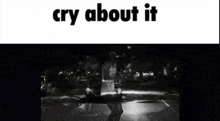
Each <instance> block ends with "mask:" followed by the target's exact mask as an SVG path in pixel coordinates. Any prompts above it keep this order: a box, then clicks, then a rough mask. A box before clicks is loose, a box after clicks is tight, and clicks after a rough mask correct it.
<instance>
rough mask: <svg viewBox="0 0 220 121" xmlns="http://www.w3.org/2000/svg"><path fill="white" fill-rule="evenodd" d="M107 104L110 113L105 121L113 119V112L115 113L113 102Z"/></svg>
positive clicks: (112, 120)
mask: <svg viewBox="0 0 220 121" xmlns="http://www.w3.org/2000/svg"><path fill="white" fill-rule="evenodd" d="M107 106H108V107H109V109H110V110H111V114H110V115H109V117H108V119H107V121H114V119H115V116H114V113H115V109H114V107H115V106H114V104H113V103H107Z"/></svg>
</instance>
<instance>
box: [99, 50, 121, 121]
mask: <svg viewBox="0 0 220 121" xmlns="http://www.w3.org/2000/svg"><path fill="white" fill-rule="evenodd" d="M109 55H110V60H109V61H107V62H105V63H104V65H103V73H104V74H103V76H104V77H103V78H104V80H105V79H106V77H109V76H113V77H114V78H113V81H112V82H111V81H110V82H105V83H107V85H108V84H110V85H112V84H113V86H111V88H109V87H108V86H103V87H102V91H104V92H105V93H108V92H112V91H115V92H116V95H119V96H122V82H123V81H124V73H123V71H124V58H123V57H120V58H116V53H115V52H110V53H109ZM112 68H114V70H115V72H110V71H108V70H110V69H112ZM111 74H112V75H111ZM108 75H109V76H108ZM103 88H106V89H103ZM107 106H108V107H109V109H110V110H111V114H110V115H109V117H108V119H107V121H119V120H120V117H121V114H122V113H123V109H122V104H121V102H119V101H114V102H109V103H107Z"/></svg>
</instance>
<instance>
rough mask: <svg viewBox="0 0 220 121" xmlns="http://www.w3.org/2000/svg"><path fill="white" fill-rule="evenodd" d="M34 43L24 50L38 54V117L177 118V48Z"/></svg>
mask: <svg viewBox="0 0 220 121" xmlns="http://www.w3.org/2000/svg"><path fill="white" fill-rule="evenodd" d="M36 47H37V48H30V50H28V49H27V50H26V51H29V52H30V51H32V52H33V53H35V54H37V56H38V59H37V61H38V62H37V63H38V64H39V68H38V69H37V70H38V77H40V78H39V80H38V81H39V82H41V87H39V89H40V92H41V120H42V121H54V120H56V121H170V120H172V121H179V100H180V95H179V93H180V91H181V88H180V85H179V81H180V80H181V79H183V76H182V75H183V74H184V73H186V70H184V69H185V68H184V62H183V61H182V60H181V58H179V57H178V56H177V55H176V54H177V52H175V50H174V49H177V48H172V47H171V46H169V47H170V48H168V46H167V47H165V46H164V47H163V46H162V45H125V44H123V45H120V44H118V45H112V44H110V45H96V44H92V45H42V46H41V45H36ZM39 48H41V49H39ZM176 51H178V50H176ZM30 59H31V58H30ZM32 59H33V58H32ZM31 61H33V60H31ZM35 61H36V60H35Z"/></svg>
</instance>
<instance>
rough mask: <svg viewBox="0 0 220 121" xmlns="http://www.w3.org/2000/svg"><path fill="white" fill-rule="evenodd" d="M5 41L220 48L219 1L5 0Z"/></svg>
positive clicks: (2, 27)
mask: <svg viewBox="0 0 220 121" xmlns="http://www.w3.org/2000/svg"><path fill="white" fill-rule="evenodd" d="M98 3H100V4H98ZM98 5H99V8H98ZM98 11H99V12H100V13H101V12H102V14H100V13H99V14H98ZM103 11H105V12H103ZM155 11H156V12H155ZM123 13H124V14H123ZM100 15H101V16H100ZM54 16H55V17H54ZM86 16H87V17H86ZM128 16H129V17H128ZM147 18H149V19H148V20H147ZM64 19H65V20H64ZM154 19H155V20H154ZM89 20H90V21H89ZM92 20H93V21H92ZM101 20H106V21H101ZM71 23H72V24H71ZM0 42H1V43H52V44H54V43H146V44H153V43H154V44H157V43H160V44H163V43H166V44H168V43H172V44H173V43H177V44H178V43H179V44H196V43H202V44H206V43H210V44H211V43H212V44H218V43H219V0H139V1H135V0H132V1H127V0H99V1H97V0H76V1H61V0H60V1H49V0H48V1H41V0H39V1H20V0H16V1H2V2H1V40H0Z"/></svg>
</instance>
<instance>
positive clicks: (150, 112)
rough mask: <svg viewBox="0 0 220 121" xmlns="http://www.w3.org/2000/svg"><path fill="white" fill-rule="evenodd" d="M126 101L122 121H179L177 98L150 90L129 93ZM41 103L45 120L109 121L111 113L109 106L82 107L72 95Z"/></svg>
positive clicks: (91, 104) (86, 105)
mask: <svg viewBox="0 0 220 121" xmlns="http://www.w3.org/2000/svg"><path fill="white" fill-rule="evenodd" d="M142 93H143V92H142ZM78 96H81V97H82V96H83V95H78ZM124 98H125V99H128V101H124V102H122V103H121V105H122V108H123V111H124V112H123V114H122V115H121V119H120V121H179V101H178V99H179V97H178V96H176V95H166V94H165V93H164V92H155V91H151V92H150V91H148V92H146V95H145V96H143V95H142V94H139V95H137V94H132V95H130V94H127V95H125V96H124ZM136 99H137V100H136ZM41 104H42V106H41V107H42V115H41V119H42V120H43V121H106V120H107V118H108V116H109V115H110V113H111V111H110V110H109V108H108V107H107V105H106V104H100V103H98V104H97V103H82V104H79V103H77V102H76V101H74V100H71V97H69V96H50V97H44V98H42V103H41Z"/></svg>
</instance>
